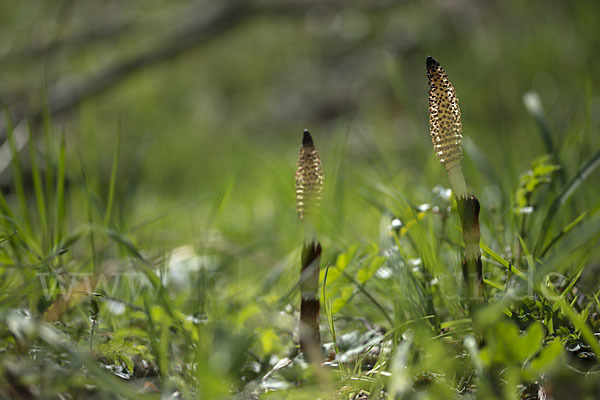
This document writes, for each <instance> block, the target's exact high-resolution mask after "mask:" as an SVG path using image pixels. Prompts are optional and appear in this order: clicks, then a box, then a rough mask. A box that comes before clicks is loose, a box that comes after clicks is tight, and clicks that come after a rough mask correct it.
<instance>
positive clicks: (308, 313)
mask: <svg viewBox="0 0 600 400" xmlns="http://www.w3.org/2000/svg"><path fill="white" fill-rule="evenodd" d="M322 190H323V167H322V165H321V159H320V158H319V152H318V151H317V149H316V148H315V145H314V142H313V140H312V137H311V136H310V133H309V132H308V130H304V136H303V137H302V146H301V147H300V154H299V156H298V169H297V170H296V208H297V211H298V216H299V217H300V219H301V220H302V222H303V225H304V243H303V246H302V257H301V266H302V268H301V271H300V295H301V303H300V324H299V337H300V348H301V350H302V353H303V354H304V357H305V359H306V360H307V361H309V362H319V361H320V359H321V350H320V342H321V337H320V333H319V312H320V307H321V305H320V302H319V297H318V294H319V263H320V261H321V251H322V248H321V243H319V242H318V241H317V233H316V228H315V226H316V225H315V220H314V219H315V217H316V215H317V213H318V209H319V201H320V199H321V192H322Z"/></svg>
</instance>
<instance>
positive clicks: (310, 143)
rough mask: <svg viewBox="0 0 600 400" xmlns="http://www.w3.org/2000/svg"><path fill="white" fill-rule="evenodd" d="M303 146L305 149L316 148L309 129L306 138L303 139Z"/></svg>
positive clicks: (306, 130)
mask: <svg viewBox="0 0 600 400" xmlns="http://www.w3.org/2000/svg"><path fill="white" fill-rule="evenodd" d="M302 145H303V146H304V147H312V146H314V143H313V140H312V137H311V136H310V132H309V131H308V129H305V130H304V136H303V137H302Z"/></svg>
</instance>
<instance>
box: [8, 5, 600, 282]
mask: <svg viewBox="0 0 600 400" xmlns="http://www.w3.org/2000/svg"><path fill="white" fill-rule="evenodd" d="M598 15H600V3H599V2H597V1H577V2H563V1H529V2H522V1H487V2H474V1H473V2H469V1H460V0H455V1H442V0H440V1H435V2H417V1H397V2H394V1H365V2H324V1H200V2H193V3H190V2H188V1H156V0H153V1H151V0H147V1H146V0H145V1H119V0H113V1H108V0H107V1H91V0H90V1H85V0H83V1H69V0H65V1H52V2H48V1H44V2H40V1H33V0H32V1H27V0H23V1H20V2H16V3H15V2H9V1H3V2H1V3H0V68H1V70H2V74H1V76H0V99H1V101H2V106H3V107H4V108H5V109H7V110H9V111H10V112H11V114H12V119H13V121H14V122H15V124H17V123H19V121H22V118H26V119H28V120H29V121H30V122H31V123H32V126H33V131H34V137H36V141H37V140H40V142H41V136H42V135H41V134H40V132H41V130H42V125H43V124H42V123H41V122H42V120H43V117H42V116H43V111H44V109H45V108H46V109H49V110H50V112H51V113H52V126H53V132H54V133H55V135H56V136H57V137H58V135H59V133H60V132H64V133H65V135H66V140H67V151H68V171H67V174H68V176H70V177H71V179H72V180H73V182H76V181H77V180H78V179H79V180H80V178H77V177H80V176H81V175H82V171H85V172H86V173H87V175H88V176H87V179H88V180H89V182H88V184H89V185H91V187H92V188H93V190H94V191H96V192H97V193H98V196H99V198H102V199H104V198H106V196H107V191H108V189H107V187H108V185H109V181H110V168H111V164H112V159H113V155H114V152H115V148H116V147H117V141H118V140H117V138H118V137H119V135H120V138H121V142H120V147H119V160H118V161H119V164H118V174H117V182H116V193H115V202H116V204H117V207H116V211H115V212H117V213H118V214H117V215H118V218H117V225H118V226H119V227H120V229H121V230H123V231H129V232H136V233H137V234H138V235H139V237H140V241H141V242H143V243H145V244H144V245H145V246H147V247H149V248H156V247H157V246H158V247H161V248H162V249H164V251H169V250H170V249H172V248H174V247H176V246H178V245H181V244H191V245H192V246H193V247H194V248H195V249H196V251H199V252H202V251H207V248H208V247H215V248H218V249H219V251H222V252H224V253H227V254H229V255H231V256H232V258H233V260H232V265H233V269H232V270H231V271H229V273H230V274H231V275H229V277H234V276H236V274H241V275H242V276H246V275H247V274H248V273H249V271H248V270H249V269H251V270H252V273H253V274H256V276H257V277H261V276H262V275H263V274H266V273H268V272H269V271H270V270H271V269H272V268H273V266H274V265H275V264H276V263H277V261H278V260H280V259H281V258H282V257H283V256H285V255H286V254H288V253H289V252H290V251H292V250H293V249H295V248H297V246H298V243H299V238H300V237H301V231H300V226H299V223H298V221H297V217H296V213H295V210H294V207H295V206H294V189H293V175H294V169H295V158H296V156H297V149H298V147H299V144H300V140H301V132H302V129H303V128H309V129H310V130H311V132H312V133H313V137H314V138H315V141H316V144H317V146H318V148H319V150H320V152H321V156H322V160H323V163H324V167H325V179H326V192H325V196H324V197H325V199H324V209H326V210H328V211H327V213H326V214H327V215H326V217H325V218H324V220H323V224H322V225H323V226H322V227H321V230H320V232H321V233H322V236H323V238H324V239H323V240H324V241H325V242H327V244H328V245H327V246H326V248H327V249H330V250H331V251H332V252H334V251H335V250H336V249H338V250H339V249H343V248H344V247H345V246H346V245H347V244H349V243H351V242H354V241H357V240H358V241H367V242H368V241H372V240H375V239H376V238H377V237H378V235H379V234H380V226H381V223H380V218H381V217H382V215H383V217H384V219H385V218H388V217H390V216H389V215H386V209H385V206H384V205H383V204H382V203H381V202H379V201H378V199H377V197H378V195H377V194H376V193H377V192H376V191H373V188H375V187H377V185H384V186H385V187H391V188H395V189H397V190H399V191H400V192H401V193H402V194H403V195H404V196H406V197H407V198H408V199H409V200H410V201H411V202H414V203H415V204H417V203H421V202H430V201H432V198H433V197H434V196H433V194H432V193H431V188H432V187H434V186H435V185H438V184H442V185H444V186H447V182H446V179H447V178H446V176H445V173H444V171H443V169H442V168H440V166H439V163H438V161H437V159H436V158H435V156H434V154H433V151H432V149H431V144H430V138H429V132H428V111H427V98H426V96H427V86H426V77H425V57H426V56H427V55H433V56H434V57H435V58H436V59H438V60H439V61H440V62H441V63H442V65H443V66H444V67H445V69H446V71H447V72H448V74H449V76H450V79H451V81H452V82H453V84H454V86H455V87H456V88H457V93H458V96H459V98H460V101H461V103H460V104H461V108H462V113H463V124H464V135H465V137H466V139H465V142H466V143H465V153H466V175H467V180H468V182H469V184H470V187H471V188H472V191H473V192H474V193H476V194H477V195H478V196H479V198H480V199H481V201H482V204H484V207H487V208H488V209H495V208H499V209H502V207H501V206H502V205H504V206H506V205H507V204H511V201H514V197H512V196H513V194H514V192H515V190H516V188H517V186H518V176H519V174H520V173H522V172H524V171H525V170H527V169H528V168H529V166H530V164H531V160H532V159H534V158H535V157H538V156H540V155H542V154H545V153H547V152H548V149H547V148H546V147H545V144H544V140H543V137H542V135H540V134H539V129H538V127H537V126H536V121H535V119H534V118H533V117H532V116H531V115H530V114H529V113H528V112H527V110H526V108H525V106H524V103H523V96H524V94H525V93H527V92H530V91H534V92H537V93H538V94H539V98H540V99H541V104H542V105H543V107H544V109H545V110H546V111H545V112H546V114H547V126H546V128H547V129H548V132H549V135H550V138H551V140H552V141H553V142H554V145H555V146H557V147H561V146H562V147H563V148H564V150H563V151H562V154H566V155H567V157H568V159H565V160H562V161H563V162H564V165H566V166H570V167H566V168H572V169H575V167H578V166H579V161H578V160H584V159H586V158H588V157H589V156H590V154H591V153H592V152H593V150H594V149H597V148H598V136H597V132H598V126H599V124H600V97H599V89H598V82H599V81H600V80H599V76H598V75H599V73H600V69H599V68H597V67H596V66H597V64H598V62H599V61H600V56H599V52H598V49H600V25H599V24H598V23H597V21H596V19H597V16H598ZM45 100H46V103H47V107H45V106H44V104H45ZM2 122H3V124H2V125H4V122H5V121H4V119H3V120H2ZM4 133H5V129H3V134H4ZM567 136H568V137H569V140H568V141H567V140H564V139H563V138H566V137H567ZM57 143H58V140H57ZM56 146H57V145H56ZM38 147H39V148H40V149H43V146H42V145H41V144H40V146H38ZM40 152H42V153H43V150H40ZM563 157H564V156H563ZM573 172H574V171H571V170H568V171H566V175H567V176H571V175H572V174H573ZM2 182H3V186H4V187H5V191H7V192H10V190H11V175H10V173H8V171H7V170H5V171H3V174H2ZM597 184H598V177H593V178H592V180H591V181H590V184H589V185H587V187H586V188H585V189H584V190H587V191H588V192H589V194H594V193H597V189H596V186H597ZM71 196H72V197H73V199H75V200H76V199H77V198H78V196H81V194H79V195H78V194H77V193H72V194H71ZM590 197H592V200H590V201H591V202H593V201H595V200H593V196H590ZM582 198H584V199H585V198H586V196H582ZM76 204H77V203H76V202H74V203H73V204H72V205H71V213H72V214H73V215H78V214H82V215H85V212H86V211H85V209H84V208H82V209H81V210H79V209H78V208H77V207H76ZM505 209H506V208H505ZM71 218H72V220H73V221H74V220H75V219H76V218H75V217H71ZM482 218H484V219H486V218H489V214H488V215H486V214H485V213H484V214H483V215H482ZM140 227H143V229H140ZM136 229H137V230H136ZM282 233H285V234H282ZM142 239H143V240H142ZM144 241H145V242H144ZM331 242H334V243H331ZM213 249H214V248H213ZM290 268H292V267H291V266H290ZM290 279H292V280H293V279H295V276H294V278H290Z"/></svg>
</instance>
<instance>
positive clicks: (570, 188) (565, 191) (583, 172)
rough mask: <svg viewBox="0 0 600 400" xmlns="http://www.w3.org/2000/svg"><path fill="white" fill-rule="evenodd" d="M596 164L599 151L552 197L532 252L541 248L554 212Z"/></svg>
mask: <svg viewBox="0 0 600 400" xmlns="http://www.w3.org/2000/svg"><path fill="white" fill-rule="evenodd" d="M598 166H600V151H599V152H597V153H596V154H594V155H593V156H592V157H591V158H590V159H589V160H587V161H586V162H585V164H584V165H583V166H582V167H581V169H579V171H578V172H577V174H575V176H574V177H573V179H571V181H570V182H569V183H568V184H567V185H566V186H565V187H564V188H563V190H562V192H561V193H560V195H559V196H558V197H556V198H555V199H554V201H553V202H552V205H551V206H550V209H548V212H547V213H546V216H545V217H544V222H543V223H542V228H541V230H540V235H539V239H538V242H537V244H536V246H535V250H536V251H534V254H538V250H541V248H542V246H543V245H544V242H545V241H546V234H547V232H548V228H550V225H551V224H552V221H553V220H554V217H555V216H556V213H557V212H558V210H559V209H560V207H561V206H562V205H563V204H564V203H565V202H566V201H567V200H568V199H569V197H571V195H572V194H573V192H574V191H575V190H577V188H579V186H581V184H582V183H583V182H585V180H586V179H587V178H588V176H590V174H591V173H592V172H594V170H595V169H596V168H598Z"/></svg>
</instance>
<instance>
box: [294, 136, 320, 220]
mask: <svg viewBox="0 0 600 400" xmlns="http://www.w3.org/2000/svg"><path fill="white" fill-rule="evenodd" d="M322 191H323V166H322V165H321V159H320V158H319V152H318V151H317V149H316V148H315V145H314V142H313V140H312V137H311V136H310V132H308V130H307V129H305V130H304V136H303V137H302V146H300V154H299V155H298V169H297V170H296V210H297V211H298V216H299V217H300V219H304V216H305V214H311V213H313V214H314V213H315V212H316V209H317V208H318V206H319V201H320V200H321V192H322Z"/></svg>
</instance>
